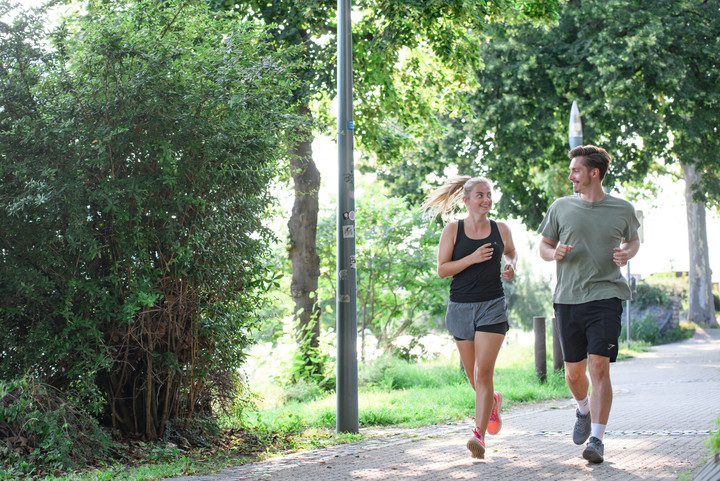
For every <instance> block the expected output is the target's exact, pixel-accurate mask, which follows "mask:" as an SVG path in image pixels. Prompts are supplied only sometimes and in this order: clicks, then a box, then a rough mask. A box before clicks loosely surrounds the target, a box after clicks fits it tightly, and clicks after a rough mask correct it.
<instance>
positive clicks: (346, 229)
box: [342, 225, 355, 239]
mask: <svg viewBox="0 0 720 481" xmlns="http://www.w3.org/2000/svg"><path fill="white" fill-rule="evenodd" d="M342 230H343V239H351V238H353V237H355V226H354V225H344V226H343V228H342Z"/></svg>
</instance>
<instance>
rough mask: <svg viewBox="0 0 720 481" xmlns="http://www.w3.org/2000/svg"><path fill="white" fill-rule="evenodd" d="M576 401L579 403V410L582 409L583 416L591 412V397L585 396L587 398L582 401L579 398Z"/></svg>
mask: <svg viewBox="0 0 720 481" xmlns="http://www.w3.org/2000/svg"><path fill="white" fill-rule="evenodd" d="M575 402H576V403H577V405H578V411H580V414H582V415H583V416H584V415H586V414H587V413H589V412H590V398H589V397H587V396H585V399H583V400H582V401H578V400H577V399H576V400H575Z"/></svg>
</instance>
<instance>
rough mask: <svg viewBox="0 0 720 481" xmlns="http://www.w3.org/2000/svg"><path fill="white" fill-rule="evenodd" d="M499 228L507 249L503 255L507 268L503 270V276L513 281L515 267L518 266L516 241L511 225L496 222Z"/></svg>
mask: <svg viewBox="0 0 720 481" xmlns="http://www.w3.org/2000/svg"><path fill="white" fill-rule="evenodd" d="M496 224H497V226H498V230H499V231H500V237H502V241H503V244H505V249H504V250H503V257H505V269H503V271H502V278H503V279H505V280H506V281H511V280H513V278H514V277H515V267H516V266H517V260H518V256H517V251H516V250H515V243H514V242H513V238H512V232H510V227H508V225H507V224H506V223H505V222H496Z"/></svg>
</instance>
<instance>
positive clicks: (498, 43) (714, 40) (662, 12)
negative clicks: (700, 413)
mask: <svg viewBox="0 0 720 481" xmlns="http://www.w3.org/2000/svg"><path fill="white" fill-rule="evenodd" d="M718 38H720V11H718V9H717V5H716V4H714V3H713V2H708V1H698V0H695V1H682V2H677V1H671V0H659V1H631V0H612V1H587V0H586V1H582V2H580V1H575V2H570V3H568V4H567V6H566V7H565V8H564V9H563V10H562V12H561V14H560V17H559V19H558V21H557V22H556V23H554V24H552V25H548V26H541V27H538V26H537V25H532V24H529V23H517V24H507V23H496V24H493V25H492V26H490V27H489V28H488V29H486V31H485V32H484V39H485V40H486V41H484V42H483V43H482V44H481V45H480V47H479V50H478V53H479V55H480V60H481V62H482V63H483V67H482V68H480V69H478V70H477V72H476V73H477V83H478V85H479V87H478V88H477V89H476V90H475V91H474V92H472V94H470V95H469V96H468V100H467V101H468V103H469V105H470V106H471V108H472V109H473V112H474V114H473V116H472V117H470V118H453V117H448V118H447V119H446V126H447V131H446V132H447V133H446V135H445V137H444V138H443V139H442V140H440V141H431V142H427V143H426V144H424V145H423V146H422V150H421V153H422V154H423V155H422V159H421V160H420V161H419V162H417V167H418V168H417V169H414V171H415V172H416V173H417V174H419V176H420V177H421V178H423V179H426V180H429V179H431V177H430V175H431V174H434V173H436V172H437V171H438V165H436V164H435V162H437V159H438V158H442V159H444V160H443V162H442V164H441V167H440V168H444V167H445V166H446V165H448V164H453V165H456V166H459V168H461V169H463V170H465V171H468V172H480V173H485V174H488V175H489V176H491V177H492V178H493V179H495V180H496V181H497V182H498V185H499V189H500V191H501V192H502V193H503V196H502V199H501V201H500V203H499V206H498V207H499V210H500V211H501V212H502V213H504V214H505V215H513V216H517V217H519V218H521V219H523V220H524V221H525V223H526V224H527V225H528V226H530V227H531V228H535V227H536V226H537V225H538V223H539V221H540V219H541V218H542V215H543V214H544V212H545V211H546V209H547V207H548V206H549V204H550V203H551V202H552V201H553V200H554V199H555V198H557V197H558V196H560V195H565V189H562V186H563V185H564V184H566V180H565V176H566V175H565V174H566V168H567V158H566V152H567V119H568V115H569V110H570V104H571V103H572V101H573V100H575V99H577V100H578V101H579V103H580V104H581V110H582V113H583V120H584V138H585V141H586V142H592V143H596V144H600V145H603V146H605V147H606V148H607V149H608V150H609V151H610V152H612V154H613V157H614V161H613V163H612V165H611V168H610V171H609V172H608V178H607V180H606V185H608V186H610V187H611V186H612V185H613V184H615V183H618V182H620V183H623V182H624V183H628V184H634V185H636V186H637V185H642V184H643V183H644V182H645V179H646V177H647V175H648V173H649V172H652V171H658V170H662V169H663V168H664V166H665V165H668V164H673V163H676V164H681V165H683V166H687V167H688V168H685V172H687V173H688V176H689V177H687V178H686V183H687V191H688V193H689V197H688V209H689V211H688V221H689V224H690V225H691V228H690V229H691V232H692V233H693V234H691V235H692V236H693V238H692V241H691V243H690V249H691V251H692V255H691V259H692V260H691V269H690V270H691V276H692V277H693V280H692V281H691V283H690V289H691V290H692V293H691V295H690V300H691V307H690V312H689V318H690V320H692V321H695V322H698V323H699V324H713V323H714V322H715V317H714V313H713V312H712V311H710V309H709V308H710V307H711V306H712V297H710V290H709V285H710V284H709V282H710V276H709V265H708V261H707V258H708V257H707V253H706V252H704V251H705V250H706V249H707V246H708V243H707V235H706V234H705V233H704V230H703V229H702V225H703V224H704V212H705V208H704V207H705V205H708V206H715V207H717V206H718V201H719V200H720V184H719V183H718V176H717V174H716V172H718V170H719V168H720V157H719V156H718V155H717V154H716V152H718V150H719V148H720V136H719V135H717V130H718V128H717V123H716V119H717V118H718V117H719V116H720V70H719V69H718V65H717V59H718V57H717V52H718V48H719V47H720V43H718V42H719V40H718ZM411 167H412V166H407V165H406V166H405V168H406V170H407V171H408V172H413V169H412V168H411ZM693 170H694V171H695V172H696V175H697V176H696V177H694V176H692V174H691V172H692V171H693ZM385 175H386V176H387V177H391V176H393V175H396V174H394V173H393V172H391V171H388V172H385ZM400 188H402V187H400ZM693 201H694V202H696V203H699V204H700V205H699V206H694V204H693Z"/></svg>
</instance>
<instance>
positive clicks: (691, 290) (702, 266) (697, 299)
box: [682, 164, 717, 327]
mask: <svg viewBox="0 0 720 481" xmlns="http://www.w3.org/2000/svg"><path fill="white" fill-rule="evenodd" d="M682 168H683V175H684V176H685V205H686V208H687V220H688V241H689V242H688V246H689V251H690V266H689V269H688V276H689V281H690V285H689V287H688V321H691V322H694V323H696V324H699V325H701V326H713V327H715V326H717V321H716V320H715V305H714V303H713V296H712V277H711V272H710V256H709V252H708V238H707V228H706V226H705V205H703V204H700V203H698V202H695V201H694V199H693V192H694V190H695V185H696V184H697V183H698V182H699V181H700V174H699V173H698V172H697V171H696V170H695V165H694V164H683V166H682Z"/></svg>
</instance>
